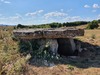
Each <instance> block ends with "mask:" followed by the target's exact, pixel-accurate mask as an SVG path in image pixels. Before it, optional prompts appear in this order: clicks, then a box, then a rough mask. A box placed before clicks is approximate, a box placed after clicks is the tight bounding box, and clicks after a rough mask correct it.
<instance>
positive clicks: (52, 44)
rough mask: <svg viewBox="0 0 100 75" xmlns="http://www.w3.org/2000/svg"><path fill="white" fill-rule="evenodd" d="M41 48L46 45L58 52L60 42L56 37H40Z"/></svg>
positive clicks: (53, 51)
mask: <svg viewBox="0 0 100 75" xmlns="http://www.w3.org/2000/svg"><path fill="white" fill-rule="evenodd" d="M37 42H38V44H39V46H40V47H39V50H43V49H44V48H45V47H49V51H51V52H52V53H53V54H57V50H58V42H57V40H56V39H39V40H38V41H37Z"/></svg>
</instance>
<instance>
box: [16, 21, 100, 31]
mask: <svg viewBox="0 0 100 75" xmlns="http://www.w3.org/2000/svg"><path fill="white" fill-rule="evenodd" d="M97 21H98V22H99V23H100V20H97ZM89 23H91V22H90V21H76V22H65V23H57V22H53V23H48V24H40V25H22V24H18V25H17V26H16V28H17V29H18V28H59V27H73V26H80V25H86V24H89Z"/></svg>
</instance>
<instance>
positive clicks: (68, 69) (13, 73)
mask: <svg viewBox="0 0 100 75" xmlns="http://www.w3.org/2000/svg"><path fill="white" fill-rule="evenodd" d="M78 28H80V27H78ZM81 28H82V27H81ZM83 28H84V26H83ZM12 31H13V27H12V26H10V27H9V26H1V27H0V75H100V30H99V29H95V30H85V35H84V36H82V37H76V38H77V39H79V40H80V41H82V42H87V43H88V44H91V45H92V46H93V48H88V49H89V50H87V51H86V52H82V53H80V57H67V58H65V57H63V58H60V60H59V61H54V62H55V63H53V62H50V63H49V64H50V66H46V64H47V63H45V64H42V60H35V61H34V62H32V63H33V64H31V65H30V64H28V63H29V58H30V55H27V56H22V55H21V53H20V52H19V44H18V43H19V41H14V40H13V39H12V37H13V34H12ZM43 62H46V61H43Z"/></svg>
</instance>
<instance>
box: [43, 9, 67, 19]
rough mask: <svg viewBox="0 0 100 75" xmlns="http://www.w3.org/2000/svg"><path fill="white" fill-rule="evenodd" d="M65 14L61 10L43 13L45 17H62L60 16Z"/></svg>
mask: <svg viewBox="0 0 100 75" xmlns="http://www.w3.org/2000/svg"><path fill="white" fill-rule="evenodd" d="M66 16H67V14H66V13H63V12H58V11H56V12H49V13H47V14H44V17H45V19H49V18H62V17H66Z"/></svg>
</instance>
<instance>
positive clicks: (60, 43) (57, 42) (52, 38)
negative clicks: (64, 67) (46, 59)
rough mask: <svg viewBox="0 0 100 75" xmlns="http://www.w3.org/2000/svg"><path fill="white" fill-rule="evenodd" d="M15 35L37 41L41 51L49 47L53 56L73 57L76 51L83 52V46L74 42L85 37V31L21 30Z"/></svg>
mask: <svg viewBox="0 0 100 75" xmlns="http://www.w3.org/2000/svg"><path fill="white" fill-rule="evenodd" d="M13 34H14V36H15V37H17V38H19V39H26V40H36V42H37V43H38V45H39V50H43V49H44V48H46V47H48V48H49V51H51V52H52V54H53V55H55V54H57V53H58V54H60V55H65V56H69V55H73V53H74V52H75V50H78V51H79V52H81V45H80V43H78V42H75V41H74V40H73V37H75V36H83V35H84V29H76V28H50V29H43V28H42V29H21V30H14V31H13Z"/></svg>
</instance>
